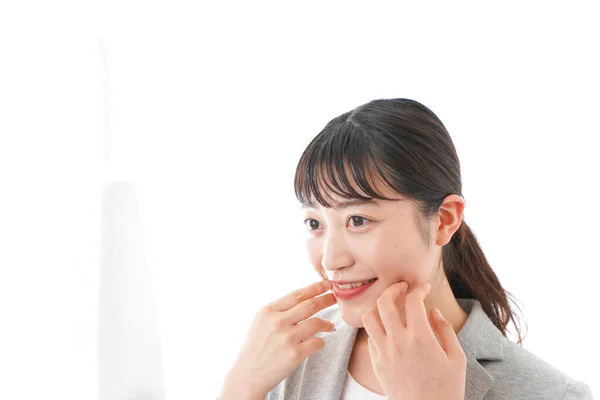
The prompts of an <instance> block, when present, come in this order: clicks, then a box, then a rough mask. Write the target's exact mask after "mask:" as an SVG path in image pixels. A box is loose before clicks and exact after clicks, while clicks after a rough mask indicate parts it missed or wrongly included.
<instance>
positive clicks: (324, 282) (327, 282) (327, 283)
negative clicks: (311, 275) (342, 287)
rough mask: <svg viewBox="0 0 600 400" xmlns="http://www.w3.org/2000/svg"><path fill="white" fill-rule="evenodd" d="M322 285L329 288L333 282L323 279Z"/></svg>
mask: <svg viewBox="0 0 600 400" xmlns="http://www.w3.org/2000/svg"><path fill="white" fill-rule="evenodd" d="M322 285H323V287H324V288H329V287H330V286H329V285H331V282H330V281H323V283H322Z"/></svg>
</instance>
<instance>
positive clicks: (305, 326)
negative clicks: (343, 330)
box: [292, 317, 334, 342]
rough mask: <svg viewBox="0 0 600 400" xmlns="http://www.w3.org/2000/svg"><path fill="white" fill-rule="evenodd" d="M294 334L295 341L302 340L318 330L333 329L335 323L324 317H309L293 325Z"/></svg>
mask: <svg viewBox="0 0 600 400" xmlns="http://www.w3.org/2000/svg"><path fill="white" fill-rule="evenodd" d="M293 328H294V329H293V330H292V335H293V336H294V340H295V341H298V342H300V341H302V340H304V339H306V338H308V337H309V336H312V335H314V334H316V333H317V332H331V331H333V329H334V328H333V323H332V322H331V321H328V320H326V319H323V318H317V317H315V318H309V319H307V320H306V321H303V322H300V323H299V324H297V325H296V326H294V327H293Z"/></svg>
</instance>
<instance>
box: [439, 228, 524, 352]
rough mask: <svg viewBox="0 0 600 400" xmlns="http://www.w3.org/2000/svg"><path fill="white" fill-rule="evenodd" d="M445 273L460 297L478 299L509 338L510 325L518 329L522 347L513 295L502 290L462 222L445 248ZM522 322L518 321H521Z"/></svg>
mask: <svg viewBox="0 0 600 400" xmlns="http://www.w3.org/2000/svg"><path fill="white" fill-rule="evenodd" d="M442 257H443V262H444V272H445V274H446V277H447V278H448V282H449V283H450V287H451V288H452V292H453V293H454V297H456V298H464V299H476V300H478V301H479V302H480V303H481V306H482V308H483V310H484V311H485V313H486V314H487V315H488V317H489V318H490V319H491V320H492V322H493V323H494V325H496V327H497V328H498V329H499V330H500V331H501V332H502V335H504V336H506V333H507V329H506V327H507V325H508V324H509V323H510V322H511V321H512V323H513V325H514V326H515V329H516V332H517V336H518V342H517V343H518V344H522V341H523V338H522V337H521V330H520V329H519V326H518V325H517V323H516V322H515V317H516V316H515V314H514V313H513V311H512V310H511V307H510V306H509V304H508V299H509V297H510V298H511V301H513V303H514V300H512V295H511V294H510V293H509V292H508V291H506V290H504V288H502V285H500V281H499V280H498V277H497V276H496V274H495V273H494V271H493V270H492V268H491V267H490V264H489V263H488V261H487V259H486V258H485V255H484V254H483V251H482V250H481V247H480V246H479V242H478V241H477V238H476V237H475V235H474V234H473V232H472V231H471V228H469V226H468V225H467V224H466V222H465V221H464V219H463V221H462V223H461V225H460V228H459V229H458V230H457V231H456V232H455V233H454V235H453V237H452V239H451V240H450V242H449V243H448V244H447V245H446V246H444V247H443V248H442ZM517 319H518V318H517Z"/></svg>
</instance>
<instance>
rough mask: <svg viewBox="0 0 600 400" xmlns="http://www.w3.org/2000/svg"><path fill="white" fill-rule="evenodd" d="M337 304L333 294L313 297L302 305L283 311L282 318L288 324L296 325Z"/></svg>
mask: <svg viewBox="0 0 600 400" xmlns="http://www.w3.org/2000/svg"><path fill="white" fill-rule="evenodd" d="M336 302H337V300H336V298H335V296H334V295H333V293H327V294H324V295H323V296H319V297H313V298H310V299H307V300H304V301H303V302H302V303H300V304H298V305H296V306H294V307H292V308H291V309H289V310H287V311H284V314H285V315H284V317H283V319H285V320H286V321H288V322H291V323H293V324H297V323H298V322H300V321H304V320H305V319H307V318H310V316H312V315H313V314H315V313H317V312H319V311H321V310H323V309H325V308H327V307H329V306H332V305H334V304H335V303H336Z"/></svg>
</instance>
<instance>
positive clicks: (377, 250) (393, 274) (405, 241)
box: [363, 232, 428, 287]
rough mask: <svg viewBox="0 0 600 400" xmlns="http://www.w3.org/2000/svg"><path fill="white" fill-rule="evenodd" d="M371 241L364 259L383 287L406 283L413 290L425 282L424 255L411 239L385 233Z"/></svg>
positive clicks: (420, 246) (417, 243)
mask: <svg viewBox="0 0 600 400" xmlns="http://www.w3.org/2000/svg"><path fill="white" fill-rule="evenodd" d="M372 239H373V240H371V241H369V244H368V246H365V247H364V252H363V255H364V256H365V257H366V258H368V260H369V261H367V260H365V261H366V262H367V263H368V264H369V265H371V266H372V269H373V271H374V272H376V273H377V275H378V276H379V277H380V278H381V280H382V281H385V283H386V285H388V286H389V285H391V284H393V283H395V282H399V281H401V280H405V281H406V282H408V284H409V287H412V286H413V285H415V286H416V285H419V284H420V283H421V282H425V281H426V280H427V279H426V278H427V273H428V271H427V268H426V264H427V260H428V257H427V252H426V251H425V250H424V247H423V244H422V243H421V242H419V241H417V240H415V238H414V237H413V236H410V235H408V236H403V235H402V234H401V233H399V232H393V233H392V232H388V233H385V234H383V235H378V236H377V237H374V238H372Z"/></svg>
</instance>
